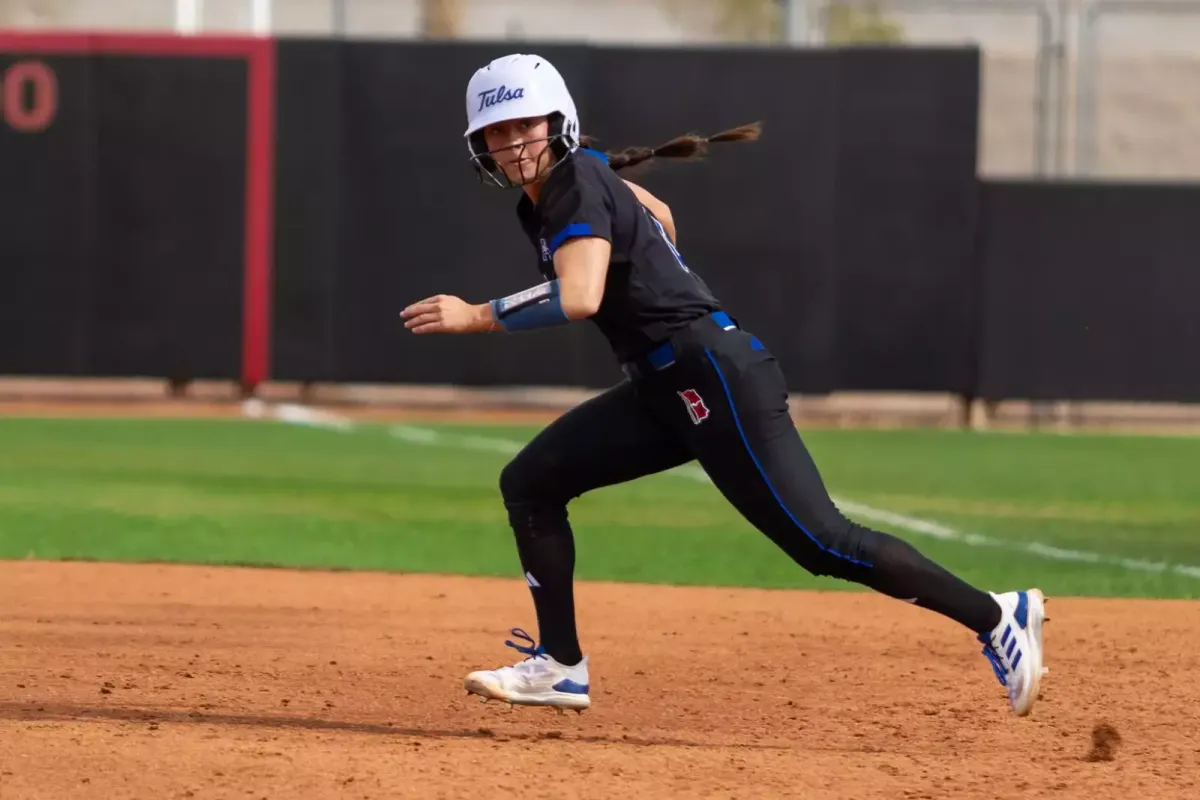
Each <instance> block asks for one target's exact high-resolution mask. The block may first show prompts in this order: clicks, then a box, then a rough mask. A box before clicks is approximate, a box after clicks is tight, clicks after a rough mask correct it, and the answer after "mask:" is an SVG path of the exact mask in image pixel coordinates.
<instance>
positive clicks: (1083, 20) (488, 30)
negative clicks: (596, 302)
mask: <svg viewBox="0 0 1200 800" xmlns="http://www.w3.org/2000/svg"><path fill="white" fill-rule="evenodd" d="M0 25H5V26H12V27H16V28H74V29H79V28H87V29H91V30H98V31H103V30H110V31H113V30H135V31H172V30H174V31H180V32H185V33H196V32H209V33H251V32H259V33H273V34H276V35H281V36H290V35H299V36H334V37H364V38H389V39H414V38H454V39H464V40H497V39H510V40H521V41H539V40H541V41H560V42H561V41H568V42H597V43H611V44H617V43H619V44H640V45H651V46H664V45H666V46H670V45H682V46H691V45H700V46H705V45H709V46H711V45H719V44H747V43H758V44H771V43H792V44H800V45H821V44H838V43H845V42H895V43H906V44H917V45H921V44H928V45H937V44H950V45H961V44H977V45H978V46H979V47H980V48H981V50H982V53H983V84H982V101H981V109H980V111H981V135H980V171H981V173H982V174H983V175H988V176H997V177H1001V176H1009V177H1016V176H1046V175H1075V176H1099V177H1123V178H1154V179H1173V178H1193V177H1200V0H0Z"/></svg>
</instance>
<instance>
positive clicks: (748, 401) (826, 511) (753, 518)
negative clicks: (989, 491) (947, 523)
mask: <svg viewBox="0 0 1200 800" xmlns="http://www.w3.org/2000/svg"><path fill="white" fill-rule="evenodd" d="M737 335H738V336H742V334H737ZM747 339H748V337H747ZM704 358H705V360H706V361H707V364H706V365H697V367H696V368H695V369H693V370H690V371H689V372H690V375H689V376H688V377H690V378H691V379H692V381H693V382H694V383H693V386H699V387H700V388H698V389H695V391H696V392H697V394H699V393H701V392H702V393H703V403H704V406H705V409H706V411H707V416H706V417H704V418H703V419H702V420H701V421H699V422H696V421H695V419H694V418H690V419H689V416H688V415H686V414H685V408H684V407H683V405H685V404H680V406H679V407H678V410H677V411H676V412H675V413H676V417H675V419H676V420H677V422H678V423H681V424H682V425H683V430H686V431H688V432H689V433H688V439H689V442H690V443H691V446H692V451H693V453H694V454H695V455H696V457H697V458H698V459H699V461H700V463H701V464H702V465H703V467H704V469H705V470H706V471H707V472H708V474H709V475H710V476H711V477H712V479H713V482H714V483H715V484H716V486H717V488H718V489H719V490H720V491H721V492H722V493H723V494H724V495H725V497H726V498H727V499H728V500H729V501H730V502H731V503H732V504H733V505H734V506H735V507H736V508H737V509H738V511H740V512H741V514H742V515H743V516H744V517H745V518H746V519H747V520H748V521H749V522H750V523H751V524H752V525H754V526H755V527H756V528H758V529H759V530H760V531H762V532H763V533H764V534H766V535H767V536H768V537H770V538H771V540H772V541H774V542H775V543H776V544H777V545H778V546H779V547H780V548H781V549H782V550H783V551H784V552H786V553H787V554H788V555H789V556H791V557H792V559H794V560H795V561H796V562H797V563H798V564H800V565H801V566H802V567H804V568H805V569H807V570H808V571H809V572H812V573H813V574H816V575H828V576H832V577H836V578H841V579H843V580H847V581H853V582H855V583H859V584H862V585H865V586H868V587H870V588H872V589H875V590H876V591H879V592H882V593H884V594H886V595H889V596H891V597H895V598H899V599H903V600H906V601H909V602H913V603H915V604H917V605H919V606H922V607H924V608H929V609H932V610H934V611H937V612H939V613H941V614H944V615H945V616H948V617H950V618H952V619H954V620H956V621H958V622H960V623H962V624H963V625H965V626H966V627H968V628H970V629H971V630H973V631H978V632H982V631H989V630H991V629H992V628H993V627H995V625H996V624H998V623H999V616H1000V610H999V606H998V605H997V604H996V602H995V600H994V599H993V598H992V597H991V595H989V594H988V593H987V592H984V591H980V590H979V589H976V588H974V587H973V586H970V585H969V584H967V583H966V582H964V581H962V580H961V579H959V578H957V577H955V576H954V575H952V574H951V573H950V572H948V571H946V570H945V569H943V568H942V567H940V566H938V565H937V564H935V563H933V562H932V561H930V560H929V559H927V558H926V557H924V556H923V555H921V554H920V553H919V552H918V551H917V550H916V548H914V547H912V546H911V545H910V544H908V543H907V542H905V541H904V540H902V539H899V538H897V537H894V536H890V535H888V534H885V533H879V532H877V531H873V530H870V529H868V528H865V527H863V526H861V525H857V524H855V523H853V522H851V521H850V520H849V519H847V518H846V517H845V516H844V515H843V514H842V513H841V512H840V511H839V510H838V508H837V507H836V506H835V505H834V503H833V501H832V500H831V499H830V497H829V494H828V492H827V491H826V488H825V485H824V482H823V481H822V479H821V476H820V474H819V472H818V471H817V467H816V465H815V464H814V463H813V460H812V457H811V456H810V455H809V452H808V450H807V448H806V447H805V446H804V443H803V441H802V440H801V438H800V435H799V433H797V431H796V428H795V425H794V424H793V423H792V420H791V417H790V415H789V414H788V409H787V391H786V385H785V382H784V379H783V375H782V374H781V372H780V371H779V369H778V367H777V365H776V363H775V361H774V359H773V358H771V357H770V356H769V355H766V354H765V352H764V351H762V349H761V347H752V346H751V345H749V344H747V345H746V346H745V347H743V348H741V349H740V350H739V349H737V348H736V347H731V348H728V349H725V348H723V350H722V351H721V352H717V353H714V352H712V351H711V350H710V351H705V353H704ZM684 399H685V400H686V399H687V398H686V397H685V398H684Z"/></svg>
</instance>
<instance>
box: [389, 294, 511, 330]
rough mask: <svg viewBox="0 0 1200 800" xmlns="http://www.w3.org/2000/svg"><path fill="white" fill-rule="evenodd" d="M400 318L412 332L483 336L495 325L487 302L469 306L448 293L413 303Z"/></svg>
mask: <svg viewBox="0 0 1200 800" xmlns="http://www.w3.org/2000/svg"><path fill="white" fill-rule="evenodd" d="M400 317H401V318H402V319H403V320H404V327H406V328H408V329H409V330H410V331H412V332H413V333H482V332H483V331H488V330H491V329H492V327H493V326H494V324H495V318H494V317H493V316H492V306H491V304H490V303H484V304H483V305H471V304H470V303H468V302H466V301H464V300H462V299H461V298H458V297H455V296H453V295H448V294H438V295H434V296H433V297H427V298H425V299H424V300H421V301H420V302H417V303H413V304H412V305H411V306H409V307H408V308H406V309H404V310H403V311H401V312H400Z"/></svg>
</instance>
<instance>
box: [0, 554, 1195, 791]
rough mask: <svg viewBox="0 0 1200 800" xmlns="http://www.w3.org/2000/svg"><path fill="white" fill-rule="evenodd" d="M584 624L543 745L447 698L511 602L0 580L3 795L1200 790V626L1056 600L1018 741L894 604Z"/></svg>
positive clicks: (619, 589) (1173, 605) (313, 576)
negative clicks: (568, 707) (1041, 677)
mask: <svg viewBox="0 0 1200 800" xmlns="http://www.w3.org/2000/svg"><path fill="white" fill-rule="evenodd" d="M579 605H580V622H581V633H582V636H583V638H584V641H585V646H586V649H587V650H588V652H589V655H590V657H591V659H592V671H593V685H594V689H593V702H594V705H593V708H592V710H590V711H588V712H586V713H585V714H583V715H582V716H577V715H575V714H573V713H569V714H567V715H564V716H561V717H560V716H557V715H555V714H554V713H553V712H550V711H544V710H534V709H515V710H510V709H509V708H508V707H507V706H503V705H499V704H495V703H491V704H486V705H484V704H480V703H479V702H478V701H477V700H476V699H474V698H468V697H467V696H466V694H465V693H464V692H463V691H462V689H461V681H462V677H463V675H464V674H465V673H466V672H467V671H468V670H470V669H473V668H478V667H480V666H496V665H499V664H500V663H504V662H505V661H508V660H509V655H515V654H513V653H512V651H510V650H508V649H507V648H505V647H503V646H502V640H503V638H504V635H505V633H506V630H507V628H508V627H510V626H512V625H514V624H522V623H524V624H527V625H529V626H531V627H532V622H531V613H530V604H529V599H528V595H527V590H526V589H525V586H524V584H523V583H521V582H520V581H519V580H511V581H498V580H477V579H464V578H442V577H437V576H402V575H379V574H346V573H342V574H337V573H298V572H289V571H275V570H249V569H217V568H199V567H179V566H160V565H143V566H128V565H95V564H79V563H76V564H47V563H40V562H7V563H0V608H3V617H0V648H2V652H3V658H2V659H0V797H3V798H4V800H16V799H17V798H55V800H59V799H60V798H68V797H95V798H111V799H112V800H120V799H121V798H134V797H137V798H185V797H187V798H261V797H269V798H276V797H279V798H282V797H304V798H314V797H333V798H392V797H423V798H431V797H446V798H459V797H468V796H477V797H487V798H492V797H556V798H557V797H596V798H612V797H627V796H631V797H655V798H657V797H721V798H725V797H729V798H732V797H738V798H746V797H805V798H834V797H836V798H887V799H888V800H892V799H893V798H942V797H954V798H987V800H995V798H1017V797H1058V798H1088V800H1096V798H1108V797H1121V798H1129V797H1138V798H1185V797H1196V796H1197V793H1198V792H1200V787H1198V786H1197V781H1198V777H1197V765H1198V764H1200V734H1198V733H1197V731H1198V730H1200V727H1198V726H1197V722H1198V720H1197V716H1198V714H1200V712H1198V709H1200V684H1197V682H1196V681H1195V679H1194V676H1195V671H1196V669H1197V666H1200V664H1198V661H1200V646H1198V645H1197V644H1196V643H1195V637H1194V631H1196V630H1197V629H1198V628H1200V604H1195V603H1187V602H1121V601H1086V600H1074V599H1053V600H1052V602H1051V605H1050V612H1051V616H1052V618H1053V621H1052V622H1051V623H1050V625H1049V626H1048V630H1047V646H1048V650H1049V657H1048V664H1049V666H1050V668H1051V672H1050V674H1049V675H1048V676H1047V680H1046V683H1045V687H1044V691H1043V699H1042V701H1041V703H1040V704H1039V705H1038V707H1037V708H1036V709H1035V712H1034V715H1033V716H1032V717H1029V718H1025V719H1015V718H1013V717H1011V716H1009V714H1008V712H1007V710H1006V707H1005V704H1004V701H1003V698H1002V694H1001V689H1000V687H999V686H998V685H997V684H996V683H995V682H994V679H993V678H992V675H991V670H990V668H989V667H988V665H987V662H986V661H985V660H984V659H983V657H982V656H980V655H978V653H977V649H976V647H975V646H974V644H973V642H972V641H971V639H970V637H969V636H968V635H965V634H964V633H963V632H962V631H960V630H959V629H958V628H957V627H956V626H955V625H954V624H953V623H949V622H947V621H945V620H943V619H941V618H938V617H935V616H934V615H932V614H930V613H928V612H924V611H921V610H920V609H916V608H914V607H911V606H908V605H906V604H902V603H898V602H895V601H891V600H888V599H886V598H883V597H879V596H875V595H870V594H813V593H796V592H765V591H746V590H728V589H689V588H654V587H645V586H630V585H605V584H584V585H581V586H580V588H579ZM514 660H515V659H514Z"/></svg>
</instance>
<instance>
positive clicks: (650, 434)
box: [500, 383, 691, 665]
mask: <svg viewBox="0 0 1200 800" xmlns="http://www.w3.org/2000/svg"><path fill="white" fill-rule="evenodd" d="M690 460H691V456H690V455H689V454H688V451H687V448H686V447H685V446H684V444H683V442H682V441H681V440H680V439H679V438H678V437H676V436H675V435H674V433H672V432H671V431H670V430H669V429H667V428H666V427H664V426H660V425H657V424H655V422H654V421H653V419H652V418H651V417H650V416H649V414H648V413H647V412H646V410H645V408H644V407H643V406H642V403H641V400H640V399H639V398H638V396H637V394H636V392H635V391H634V389H633V387H632V385H630V384H629V383H622V384H620V385H618V386H616V387H614V388H613V389H610V390H609V391H607V392H605V393H603V394H601V395H598V396H596V397H594V398H592V399H591V400H588V401H587V402H585V403H582V404H581V405H579V406H577V407H575V408H573V409H571V410H570V411H568V412H567V413H566V414H564V415H563V416H562V417H560V418H559V419H558V420H556V421H554V422H553V423H551V424H550V425H549V426H547V427H546V428H545V429H544V430H542V431H541V433H539V434H538V436H537V437H535V438H534V439H533V441H531V442H530V443H529V444H528V445H527V446H526V447H525V448H524V449H523V450H522V451H521V452H520V453H519V454H517V456H516V457H515V458H514V459H513V460H512V462H510V463H509V464H508V466H507V467H505V468H504V471H503V472H502V473H501V475H500V493H501V495H502V496H503V498H504V505H505V507H506V508H507V510H508V519H509V523H510V524H511V525H512V529H513V533H514V535H515V537H516V542H517V552H518V554H519V555H520V558H521V568H522V569H523V570H524V572H525V582H526V583H527V584H528V585H529V589H530V593H531V594H532V595H533V604H534V608H535V609H536V611H537V619H538V631H539V638H540V639H541V643H542V645H543V646H544V647H545V648H546V652H547V653H549V654H550V656H551V657H552V658H554V659H555V660H556V661H558V662H559V663H561V664H567V665H573V664H577V663H578V662H579V661H580V659H581V658H582V657H583V656H582V654H581V653H580V647H579V638H578V633H577V631H576V625H575V598H574V590H573V581H574V571H575V538H574V535H573V533H572V530H571V524H570V522H569V521H568V518H567V504H568V503H569V502H570V501H571V500H573V499H574V498H576V497H578V496H579V495H581V494H583V493H584V492H587V491H590V490H592V489H597V488H600V487H602V486H611V485H614V484H618V483H623V482H625V481H629V480H633V479H635V478H638V477H641V476H643V475H649V474H652V473H655V472H661V471H663V470H666V469H670V468H672V467H676V466H678V465H680V464H683V463H686V462H687V461H690Z"/></svg>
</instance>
